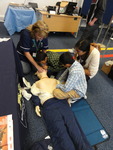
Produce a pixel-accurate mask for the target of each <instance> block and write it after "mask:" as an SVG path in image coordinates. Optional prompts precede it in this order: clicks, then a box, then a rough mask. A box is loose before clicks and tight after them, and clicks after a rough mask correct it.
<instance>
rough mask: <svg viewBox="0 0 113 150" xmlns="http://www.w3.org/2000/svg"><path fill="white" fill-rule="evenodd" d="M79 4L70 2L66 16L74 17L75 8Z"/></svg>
mask: <svg viewBox="0 0 113 150" xmlns="http://www.w3.org/2000/svg"><path fill="white" fill-rule="evenodd" d="M76 5H77V3H76V2H69V3H68V5H67V8H66V11H65V14H67V15H72V14H73V12H74V10H75V8H76Z"/></svg>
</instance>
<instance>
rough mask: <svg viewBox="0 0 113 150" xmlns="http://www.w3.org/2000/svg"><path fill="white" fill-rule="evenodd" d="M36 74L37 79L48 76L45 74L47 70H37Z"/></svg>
mask: <svg viewBox="0 0 113 150" xmlns="http://www.w3.org/2000/svg"><path fill="white" fill-rule="evenodd" d="M36 74H37V76H38V78H39V79H43V78H46V77H48V76H47V70H44V71H43V72H38V71H37V73H36Z"/></svg>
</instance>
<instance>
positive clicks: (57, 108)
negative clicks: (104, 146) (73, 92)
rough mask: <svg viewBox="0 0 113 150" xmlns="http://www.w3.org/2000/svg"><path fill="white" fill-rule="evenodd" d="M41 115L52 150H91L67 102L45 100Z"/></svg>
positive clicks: (53, 99)
mask: <svg viewBox="0 0 113 150" xmlns="http://www.w3.org/2000/svg"><path fill="white" fill-rule="evenodd" d="M42 115H43V118H44V121H45V124H46V127H47V130H48V133H49V135H50V137H51V140H52V144H53V149H54V150H92V148H91V146H90V144H89V143H88V141H87V139H86V137H85V135H84V133H83V132H82V130H81V128H80V126H79V124H78V122H77V120H76V118H75V116H74V114H73V112H72V110H71V108H70V107H69V104H68V102H67V100H58V99H56V98H51V99H49V100H47V101H46V102H45V103H44V104H43V106H42Z"/></svg>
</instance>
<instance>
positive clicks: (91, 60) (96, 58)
mask: <svg viewBox="0 0 113 150" xmlns="http://www.w3.org/2000/svg"><path fill="white" fill-rule="evenodd" d="M99 63H100V52H99V50H98V49H96V48H94V49H93V50H92V52H91V53H90V55H89V56H88V58H87V59H86V64H85V65H84V68H85V69H88V70H89V71H90V74H91V76H90V78H93V77H94V76H95V75H96V73H97V72H98V69H99Z"/></svg>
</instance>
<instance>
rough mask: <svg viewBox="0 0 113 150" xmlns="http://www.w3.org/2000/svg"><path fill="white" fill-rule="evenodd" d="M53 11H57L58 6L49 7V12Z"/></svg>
mask: <svg viewBox="0 0 113 150" xmlns="http://www.w3.org/2000/svg"><path fill="white" fill-rule="evenodd" d="M51 10H53V11H56V6H48V7H47V11H48V12H50V11H51Z"/></svg>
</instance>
